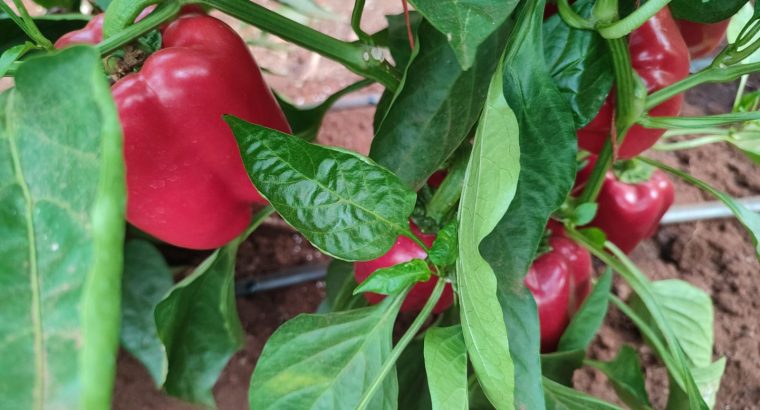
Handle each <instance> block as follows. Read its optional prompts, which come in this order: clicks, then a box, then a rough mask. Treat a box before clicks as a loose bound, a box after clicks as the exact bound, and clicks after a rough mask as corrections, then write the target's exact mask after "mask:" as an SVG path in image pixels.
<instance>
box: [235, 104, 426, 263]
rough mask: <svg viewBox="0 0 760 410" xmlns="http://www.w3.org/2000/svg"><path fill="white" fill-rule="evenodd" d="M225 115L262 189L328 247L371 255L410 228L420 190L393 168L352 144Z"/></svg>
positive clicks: (346, 254)
mask: <svg viewBox="0 0 760 410" xmlns="http://www.w3.org/2000/svg"><path fill="white" fill-rule="evenodd" d="M225 120H226V121H227V123H228V124H229V125H230V128H231V129H232V132H233V133H234V134H235V137H236V138H237V140H238V145H239V146H240V150H241V152H242V154H243V162H244V163H245V166H246V168H247V170H248V175H249V176H250V177H251V180H252V181H253V184H254V185H256V188H257V189H258V190H259V192H261V195H263V196H264V197H265V198H266V199H267V200H269V202H270V203H271V204H272V206H273V207H274V208H275V209H276V210H277V212H278V213H279V214H280V215H281V216H282V218H283V219H284V220H285V221H286V222H287V223H289V224H290V225H291V226H293V227H294V228H296V229H297V230H298V231H299V232H301V233H302V234H303V235H304V236H305V237H306V239H308V240H309V242H311V243H312V244H314V246H316V247H317V248H319V249H320V250H321V251H322V252H324V253H327V254H328V255H331V256H334V257H336V258H339V259H343V260H347V261H356V260H370V259H374V258H377V257H380V256H382V255H383V254H384V253H385V252H387V251H388V249H390V248H391V246H393V244H394V243H395V242H396V239H397V238H398V235H399V234H401V233H406V232H407V231H409V222H408V218H409V215H411V213H412V211H413V210H414V203H415V197H416V195H415V193H414V192H412V191H410V190H409V189H408V188H406V187H405V186H404V185H403V184H402V183H401V181H399V180H398V178H397V177H396V176H395V175H393V173H391V172H389V171H388V170H386V169H384V168H382V167H380V166H378V165H377V164H375V163H374V162H372V161H371V160H369V159H367V158H365V157H363V156H361V155H359V154H356V153H353V152H349V151H346V150H342V149H338V148H327V147H322V146H319V145H314V144H310V143H308V142H306V141H303V140H301V139H299V138H294V137H292V136H290V135H287V134H283V133H281V132H279V131H275V130H272V129H269V128H265V127H261V126H258V125H255V124H250V123H247V122H245V121H243V120H241V119H239V118H236V117H232V116H225Z"/></svg>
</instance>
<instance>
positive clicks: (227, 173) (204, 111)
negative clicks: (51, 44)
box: [56, 11, 290, 249]
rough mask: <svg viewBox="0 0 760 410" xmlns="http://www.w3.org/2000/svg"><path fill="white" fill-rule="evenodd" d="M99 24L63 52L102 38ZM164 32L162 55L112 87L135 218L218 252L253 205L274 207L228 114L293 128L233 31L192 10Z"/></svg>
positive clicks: (185, 243) (172, 239) (66, 40)
mask: <svg viewBox="0 0 760 410" xmlns="http://www.w3.org/2000/svg"><path fill="white" fill-rule="evenodd" d="M99 17H100V16H98V17H96V18H94V19H93V21H91V22H90V23H89V24H88V26H87V27H86V28H85V29H84V30H83V31H80V32H79V33H71V34H69V35H67V36H64V37H63V38H61V39H59V40H58V42H57V43H56V46H58V47H62V46H65V45H68V44H72V43H74V42H79V41H90V40H95V41H97V40H100V38H102V34H99V33H98V31H100V30H101V27H102V22H101V21H99ZM88 29H89V30H91V31H92V32H93V33H86V31H87V30H88ZM162 34H163V37H162V38H163V45H162V49H161V50H159V51H158V52H156V53H154V54H153V55H151V56H150V57H148V59H147V60H146V61H145V63H144V65H143V66H142V69H141V70H140V71H139V72H137V73H133V74H130V75H127V76H126V77H124V78H122V79H120V80H119V81H117V82H116V84H114V86H113V87H112V91H113V96H114V100H115V101H116V105H117V108H118V110H119V117H120V119H121V124H122V127H123V130H124V156H125V162H126V173H127V194H128V198H127V219H128V220H129V222H130V223H132V224H133V225H135V226H136V227H137V228H139V229H141V230H143V231H145V232H147V233H148V234H150V235H153V236H155V237H156V238H158V239H161V240H163V241H166V242H168V243H171V244H173V245H177V246H181V247H185V248H191V249H212V248H216V247H219V246H221V245H224V244H225V243H227V242H229V241H230V240H232V239H233V238H235V237H236V236H238V235H239V234H241V233H242V232H243V231H244V230H245V229H246V227H247V226H248V224H249V223H250V221H251V215H252V210H253V207H254V205H255V204H265V203H266V201H265V200H264V199H263V198H262V197H261V196H260V195H259V193H258V192H257V191H256V189H255V188H254V186H253V184H252V183H251V181H250V179H249V177H248V174H247V172H246V170H245V167H244V165H243V162H242V159H241V157H240V153H239V150H238V147H237V143H236V142H235V138H234V136H233V135H232V132H231V131H230V130H229V128H228V127H227V125H226V123H225V122H224V120H223V119H222V116H223V115H224V114H232V115H235V116H238V117H240V118H243V119H245V120H246V121H249V122H253V123H256V124H260V125H264V126H266V127H269V128H274V129H278V130H280V131H283V132H290V128H289V127H288V124H287V121H286V120H285V117H284V115H283V113H282V111H281V110H280V108H279V106H278V105H277V102H276V101H275V99H274V97H273V95H272V93H271V91H270V90H269V87H268V86H267V85H266V83H265V82H264V79H263V78H262V76H261V72H260V70H259V67H258V66H257V64H256V62H255V61H254V59H253V57H252V56H251V54H250V52H249V50H248V47H247V46H246V44H245V42H244V41H243V40H242V39H241V38H240V37H239V36H238V35H237V33H235V31H233V30H232V29H231V28H230V27H229V26H227V25H226V24H225V23H223V22H222V21H220V20H217V19H215V18H213V17H210V16H206V15H204V14H200V13H195V12H192V11H191V12H190V13H185V14H184V15H182V16H180V17H179V18H178V19H176V20H175V21H173V22H171V23H169V24H168V25H166V26H165V27H163V28H162Z"/></svg>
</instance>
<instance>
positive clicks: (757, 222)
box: [640, 158, 760, 258]
mask: <svg viewBox="0 0 760 410" xmlns="http://www.w3.org/2000/svg"><path fill="white" fill-rule="evenodd" d="M640 159H641V160H642V161H644V162H646V163H648V164H651V165H654V166H656V167H657V168H660V169H662V170H663V171H665V172H667V173H669V174H671V175H675V176H677V177H679V178H681V179H683V180H684V181H686V182H688V183H690V184H692V185H694V186H696V187H697V188H700V189H701V190H703V191H705V192H707V193H708V194H710V195H712V196H714V197H715V198H716V199H719V200H720V201H722V202H723V203H724V204H726V206H727V207H728V208H729V209H730V210H731V212H733V213H734V215H736V219H738V220H739V222H741V224H742V225H744V227H745V228H746V229H747V232H748V233H749V234H750V237H751V238H752V244H753V245H754V247H755V254H756V256H757V257H758V258H760V242H759V241H758V238H760V215H758V214H757V213H755V212H752V211H750V210H749V209H747V208H746V207H745V206H744V205H742V204H740V203H738V202H736V201H735V200H734V199H733V198H731V197H730V196H729V195H727V194H725V193H723V192H720V191H718V190H717V189H715V188H713V187H711V186H710V185H708V184H707V183H705V182H704V181H702V180H700V179H697V178H695V177H693V176H691V175H689V174H688V173H686V172H683V171H681V170H678V169H676V168H673V167H670V166H668V165H665V164H663V163H661V162H657V161H655V160H652V159H649V158H640Z"/></svg>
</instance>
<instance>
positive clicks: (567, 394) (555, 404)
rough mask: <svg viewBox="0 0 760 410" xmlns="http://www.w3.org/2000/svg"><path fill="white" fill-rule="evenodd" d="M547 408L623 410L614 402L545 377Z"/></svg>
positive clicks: (548, 409) (563, 409)
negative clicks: (608, 401)
mask: <svg viewBox="0 0 760 410" xmlns="http://www.w3.org/2000/svg"><path fill="white" fill-rule="evenodd" d="M544 391H545V392H546V410H622V409H621V408H620V407H618V406H615V405H614V404H610V403H606V402H604V401H602V400H599V399H597V398H596V397H591V396H589V395H587V394H585V393H581V392H579V391H577V390H573V389H571V388H570V387H567V386H563V385H561V384H559V383H556V382H553V381H551V380H549V379H547V378H544Z"/></svg>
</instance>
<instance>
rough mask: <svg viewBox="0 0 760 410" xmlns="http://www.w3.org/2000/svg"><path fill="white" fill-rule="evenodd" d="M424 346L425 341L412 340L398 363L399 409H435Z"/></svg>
mask: <svg viewBox="0 0 760 410" xmlns="http://www.w3.org/2000/svg"><path fill="white" fill-rule="evenodd" d="M423 344H424V342H423V340H420V339H415V340H412V342H411V343H409V346H407V347H406V349H404V351H403V352H402V353H401V356H400V357H399V359H398V361H397V362H396V373H398V389H399V391H398V408H399V409H401V410H430V409H431V408H432V407H433V404H432V402H431V399H430V391H429V390H428V382H427V375H426V374H425V360H424V347H423Z"/></svg>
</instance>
